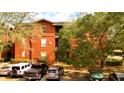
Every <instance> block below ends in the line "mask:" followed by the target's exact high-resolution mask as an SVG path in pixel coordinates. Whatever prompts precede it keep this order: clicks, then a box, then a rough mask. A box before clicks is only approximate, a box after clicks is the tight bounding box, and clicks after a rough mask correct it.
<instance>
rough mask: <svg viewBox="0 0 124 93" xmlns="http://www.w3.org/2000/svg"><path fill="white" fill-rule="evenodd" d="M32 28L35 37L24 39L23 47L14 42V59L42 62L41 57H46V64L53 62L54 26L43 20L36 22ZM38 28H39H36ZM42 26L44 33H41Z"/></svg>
mask: <svg viewBox="0 0 124 93" xmlns="http://www.w3.org/2000/svg"><path fill="white" fill-rule="evenodd" d="M36 24H37V26H36V27H35V28H34V32H36V33H37V34H35V36H32V37H26V40H25V43H26V47H24V46H23V45H22V44H20V42H18V41H16V42H15V45H14V58H15V59H23V58H24V59H31V60H42V57H41V56H44V55H45V57H46V60H47V61H48V62H50V63H51V62H54V61H55V26H53V23H52V22H50V21H47V20H45V19H43V20H40V21H37V22H36ZM38 26H39V27H38ZM43 26H44V29H45V33H43V32H42V27H43Z"/></svg>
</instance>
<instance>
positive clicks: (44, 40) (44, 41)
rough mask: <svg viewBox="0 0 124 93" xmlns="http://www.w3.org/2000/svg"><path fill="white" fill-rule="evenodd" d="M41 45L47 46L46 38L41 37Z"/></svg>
mask: <svg viewBox="0 0 124 93" xmlns="http://www.w3.org/2000/svg"><path fill="white" fill-rule="evenodd" d="M41 47H46V39H41Z"/></svg>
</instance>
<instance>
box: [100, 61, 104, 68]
mask: <svg viewBox="0 0 124 93" xmlns="http://www.w3.org/2000/svg"><path fill="white" fill-rule="evenodd" d="M103 67H104V60H103V59H101V68H103Z"/></svg>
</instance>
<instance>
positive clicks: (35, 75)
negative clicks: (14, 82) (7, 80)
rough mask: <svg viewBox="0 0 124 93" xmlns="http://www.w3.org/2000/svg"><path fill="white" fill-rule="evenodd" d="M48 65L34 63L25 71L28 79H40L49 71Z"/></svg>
mask: <svg viewBox="0 0 124 93" xmlns="http://www.w3.org/2000/svg"><path fill="white" fill-rule="evenodd" d="M47 70H48V66H47V65H46V64H44V63H38V64H32V67H31V68H30V69H29V70H27V71H25V72H24V78H25V79H26V80H40V79H41V78H42V77H43V76H44V75H45V74H46V72H47Z"/></svg>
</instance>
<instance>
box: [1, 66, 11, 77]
mask: <svg viewBox="0 0 124 93" xmlns="http://www.w3.org/2000/svg"><path fill="white" fill-rule="evenodd" d="M10 71H11V67H10V66H3V67H1V68H0V75H1V76H7V75H9V72H10Z"/></svg>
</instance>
